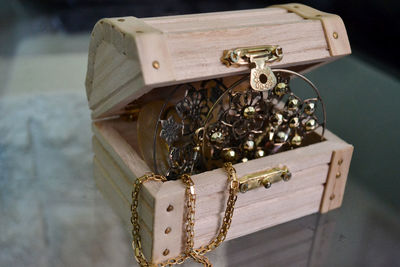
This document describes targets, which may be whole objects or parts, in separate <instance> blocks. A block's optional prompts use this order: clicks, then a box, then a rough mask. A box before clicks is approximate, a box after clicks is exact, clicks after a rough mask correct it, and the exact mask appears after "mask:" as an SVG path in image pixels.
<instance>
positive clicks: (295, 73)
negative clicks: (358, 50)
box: [86, 4, 353, 265]
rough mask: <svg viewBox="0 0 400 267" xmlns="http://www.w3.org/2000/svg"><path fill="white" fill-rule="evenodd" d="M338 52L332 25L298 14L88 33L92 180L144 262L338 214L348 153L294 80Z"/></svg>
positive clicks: (159, 20)
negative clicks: (316, 215) (317, 215)
mask: <svg viewBox="0 0 400 267" xmlns="http://www.w3.org/2000/svg"><path fill="white" fill-rule="evenodd" d="M350 53H351V50H350V45H349V41H348V38H347V34H346V29H345V26H344V24H343V22H342V20H341V18H340V17H339V16H336V15H332V14H328V13H323V12H320V11H318V10H315V9H313V8H310V7H307V6H304V5H300V4H288V5H281V6H272V7H268V8H263V9H254V10H244V11H233V12H218V13H207V14H196V15H182V16H168V17H156V18H144V19H139V18H135V17H121V18H110V19H102V20H100V21H99V22H98V23H97V24H96V25H95V27H94V29H93V32H92V36H91V42H90V48H89V60H88V70H87V78H86V91H87V97H88V101H89V106H90V109H91V110H92V119H93V124H92V128H93V150H94V177H95V180H96V183H97V186H98V188H99V190H100V191H101V192H102V193H103V195H104V196H105V198H107V199H108V200H109V202H110V204H111V206H112V207H113V209H114V210H115V211H116V213H117V214H118V215H119V216H120V217H121V218H122V220H123V222H124V223H125V224H126V228H127V229H128V230H129V232H128V233H129V234H131V231H132V229H133V239H134V242H133V245H134V249H135V253H136V257H137V258H138V260H139V261H140V262H141V264H142V265H145V261H147V262H152V263H164V264H167V263H168V264H169V263H175V262H178V263H180V262H182V261H183V260H185V259H186V258H188V257H192V258H194V259H195V260H197V261H199V262H203V261H206V259H205V258H204V256H203V255H204V254H205V252H207V251H210V250H212V249H214V248H215V247H216V246H218V245H219V244H220V243H221V242H222V241H224V240H229V239H234V238H237V237H240V236H244V235H247V234H249V233H253V232H256V231H259V230H261V229H265V228H268V227H271V226H274V225H277V224H281V223H284V222H287V221H290V220H294V219H296V218H300V217H302V216H305V215H309V214H312V213H316V212H321V213H325V212H328V211H330V210H332V209H335V208H338V207H339V206H340V205H341V203H342V199H343V194H344V189H345V184H346V179H347V174H348V171H349V167H350V161H351V157H352V152H353V147H352V145H349V144H347V143H346V142H345V141H343V140H341V139H340V138H339V137H337V136H336V135H334V134H333V133H331V132H330V131H328V130H327V129H326V119H325V118H326V117H325V109H324V105H323V101H322V99H321V96H320V94H319V93H318V90H317V88H316V86H315V85H314V84H313V83H312V82H311V81H310V80H308V79H307V78H306V77H305V76H304V75H303V74H304V73H306V72H308V71H310V70H312V69H314V68H317V67H319V66H320V65H322V64H326V63H329V62H331V61H333V60H336V59H338V58H341V57H343V56H345V55H348V54H350ZM292 78H293V79H294V78H296V79H297V80H299V81H302V82H304V83H305V84H306V88H308V89H310V90H309V91H307V92H301V93H300V92H297V90H296V86H294V85H292V84H291V83H290V81H291V80H292ZM338 82H340V81H338ZM321 87H323V85H321ZM143 175H145V176H143ZM139 177H140V179H139ZM150 178H151V179H150ZM147 179H149V180H152V181H147ZM144 259H146V260H144Z"/></svg>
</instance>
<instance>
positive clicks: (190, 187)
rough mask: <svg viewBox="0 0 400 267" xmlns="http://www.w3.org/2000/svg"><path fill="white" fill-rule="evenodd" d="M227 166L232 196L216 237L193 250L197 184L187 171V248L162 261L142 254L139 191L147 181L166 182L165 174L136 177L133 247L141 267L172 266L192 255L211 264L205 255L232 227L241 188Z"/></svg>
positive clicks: (225, 165)
mask: <svg viewBox="0 0 400 267" xmlns="http://www.w3.org/2000/svg"><path fill="white" fill-rule="evenodd" d="M224 169H225V171H226V172H227V174H228V182H229V197H228V200H227V206H226V210H225V215H224V218H223V220H222V225H221V228H220V229H219V231H218V234H217V235H216V237H214V239H213V240H211V242H210V243H209V244H207V245H204V246H201V247H200V248H197V249H194V248H193V246H194V218H195V205H196V194H195V192H194V183H193V180H192V179H191V177H190V175H188V174H184V175H182V176H181V180H182V182H183V183H184V184H185V195H186V222H185V231H186V247H185V251H184V252H183V253H182V254H180V255H179V256H176V257H173V258H170V259H168V260H166V261H163V262H161V263H151V262H148V261H147V259H146V257H145V256H144V254H143V250H142V244H141V238H140V233H139V230H140V225H139V214H138V212H137V207H138V204H139V202H138V199H139V192H140V189H141V187H142V185H143V183H145V182H147V181H150V180H152V181H161V182H166V181H167V179H166V178H165V176H162V175H156V174H153V173H150V174H145V175H143V176H141V177H139V178H137V179H136V181H135V183H134V184H133V189H132V205H131V212H132V217H131V223H132V226H133V228H132V237H133V242H132V247H133V250H134V252H135V258H136V261H137V262H138V263H139V265H140V266H143V267H150V266H171V265H175V264H182V263H183V262H184V261H185V260H186V259H188V258H192V259H193V260H195V261H197V262H199V263H201V264H203V265H204V266H210V267H211V266H212V264H211V262H210V261H209V259H208V258H207V257H206V256H204V254H206V253H207V252H209V251H211V250H213V249H215V248H216V247H218V246H219V245H220V244H221V243H222V242H223V241H224V240H225V238H226V235H227V233H228V230H229V228H230V226H231V222H232V216H233V211H234V207H235V203H236V199H237V193H238V191H239V182H238V180H237V176H236V170H235V168H233V166H232V163H230V162H228V163H225V164H224Z"/></svg>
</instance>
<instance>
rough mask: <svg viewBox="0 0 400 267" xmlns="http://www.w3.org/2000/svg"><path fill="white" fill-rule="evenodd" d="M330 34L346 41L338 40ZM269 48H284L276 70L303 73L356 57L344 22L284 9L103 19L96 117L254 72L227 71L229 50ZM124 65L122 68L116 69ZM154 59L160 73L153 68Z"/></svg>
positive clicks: (90, 85)
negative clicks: (149, 96) (178, 89)
mask: <svg viewBox="0 0 400 267" xmlns="http://www.w3.org/2000/svg"><path fill="white" fill-rule="evenodd" d="M331 31H336V32H337V33H339V38H338V39H334V38H333V37H332V38H333V39H332V38H331V37H330V36H331V35H332V33H331ZM326 32H327V33H326ZM104 43H106V44H104ZM264 44H279V45H280V46H281V47H282V48H283V51H284V57H283V60H282V61H281V62H276V63H273V64H272V67H280V68H282V67H286V68H291V67H295V66H298V67H297V69H298V70H299V71H306V70H307V69H308V68H309V67H308V66H307V65H309V64H312V63H315V64H317V65H318V64H320V63H322V62H324V61H331V60H334V59H337V58H339V57H341V56H344V55H346V54H348V53H350V49H349V45H348V40H347V35H346V32H345V29H344V25H343V22H342V21H341V19H340V18H339V17H337V16H327V17H326V19H324V20H322V22H321V20H314V19H303V18H302V16H300V15H298V14H295V13H289V12H287V11H286V10H285V9H282V8H265V9H258V10H248V11H243V12H223V13H210V14H202V15H187V16H175V17H171V18H168V17H166V18H149V19H137V18H134V17H123V18H113V19H104V20H101V21H100V22H99V23H97V24H96V26H95V28H94V30H93V33H92V40H91V44H90V51H89V60H88V72H87V79H86V87H87V94H88V99H89V102H90V107H91V108H92V109H93V113H92V116H93V118H98V117H105V116H110V115H113V114H116V113H118V112H120V110H121V109H123V108H124V106H126V105H127V104H128V103H129V102H131V101H133V100H134V99H137V98H139V97H140V96H142V95H144V94H145V93H147V92H149V91H151V90H152V89H153V88H156V87H157V88H159V89H161V88H160V87H165V86H168V85H172V84H179V83H184V82H188V81H197V80H204V79H208V78H215V77H225V76H232V75H235V74H243V73H246V72H249V69H248V67H246V66H243V67H240V68H227V67H226V66H224V65H223V64H222V63H221V62H220V57H221V55H222V52H223V50H226V49H231V48H235V47H240V46H254V45H264ZM110 45H111V46H113V47H114V48H110V47H109V46H110ZM123 57H125V58H126V59H125V60H123V59H122V58H123ZM118 61H119V62H121V64H120V66H119V67H117V68H113V67H112V66H113V65H115V64H116V62H118ZM154 61H158V63H159V68H154V67H153V62H154ZM303 65H304V66H305V68H304V69H303V70H302V69H301V66H303ZM299 68H300V69H299ZM97 76H99V77H97ZM92 97H93V99H92Z"/></svg>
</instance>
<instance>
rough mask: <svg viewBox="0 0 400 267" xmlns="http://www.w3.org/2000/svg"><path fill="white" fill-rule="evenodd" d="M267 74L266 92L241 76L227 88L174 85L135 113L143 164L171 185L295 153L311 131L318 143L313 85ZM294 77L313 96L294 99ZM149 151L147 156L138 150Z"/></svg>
mask: <svg viewBox="0 0 400 267" xmlns="http://www.w3.org/2000/svg"><path fill="white" fill-rule="evenodd" d="M272 73H273V75H274V78H275V79H276V81H275V82H274V84H273V87H272V88H271V89H270V90H264V91H258V90H254V89H253V88H252V87H251V85H250V83H249V75H244V76H242V77H239V78H236V81H234V82H231V83H230V85H229V86H228V85H227V84H226V82H225V81H224V79H212V80H207V81H203V82H201V83H196V86H195V85H193V84H191V83H187V84H182V85H178V86H177V87H175V88H173V89H172V90H171V92H170V93H169V96H168V97H167V99H165V101H153V102H150V103H147V104H145V105H144V106H143V107H142V108H141V109H140V111H139V114H138V136H139V148H140V150H141V151H142V157H143V158H144V160H145V161H146V163H147V164H148V165H149V166H152V167H153V171H154V172H155V173H160V174H163V175H165V176H166V177H167V179H169V180H175V179H177V178H179V177H180V176H181V175H182V174H196V173H200V172H204V171H207V170H212V169H215V168H219V167H222V165H223V163H225V162H232V163H239V162H246V161H248V160H252V159H257V158H261V157H265V156H268V155H271V154H274V153H278V152H281V151H285V150H290V149H294V148H296V147H300V146H302V145H304V144H307V143H310V141H308V140H307V139H311V137H310V136H312V135H313V133H314V135H315V131H316V130H317V129H318V128H322V131H321V133H322V134H321V136H320V138H321V139H322V138H323V134H324V130H325V127H326V115H325V107H324V103H323V101H322V99H321V96H320V94H319V91H318V89H317V88H316V86H315V85H314V84H313V83H312V82H311V81H310V80H308V79H307V78H306V77H304V76H303V75H301V74H299V73H296V72H294V71H291V70H286V69H277V70H273V71H272ZM293 77H299V78H300V79H301V80H303V81H305V82H306V83H307V84H308V85H309V86H310V87H311V88H312V89H313V94H314V95H313V96H312V97H310V94H307V97H303V98H301V97H299V96H298V95H296V94H295V93H294V91H293V88H292V85H291V84H290V80H291V78H293ZM230 80H232V79H230ZM182 92H184V94H183V95H182ZM179 94H180V95H179ZM150 110H151V111H152V112H149V111H150ZM154 114H159V115H158V118H155V117H154ZM149 121H152V122H151V123H150V125H151V126H150V129H149V127H146V126H148V125H149ZM144 124H146V126H143V125H144ZM151 128H152V129H151ZM149 147H152V148H153V149H152V151H151V153H149V152H148V151H147V152H144V151H146V150H148V149H149Z"/></svg>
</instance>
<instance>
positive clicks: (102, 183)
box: [93, 159, 154, 258]
mask: <svg viewBox="0 0 400 267" xmlns="http://www.w3.org/2000/svg"><path fill="white" fill-rule="evenodd" d="M93 166H94V168H93V174H94V179H95V181H96V185H97V188H98V189H99V190H100V192H101V193H102V194H103V196H104V197H105V198H106V199H107V200H108V201H109V203H110V205H111V207H112V208H113V210H114V211H115V212H116V213H117V215H118V216H119V217H120V218H121V220H122V222H123V223H124V225H125V228H126V229H127V230H128V232H129V233H131V231H132V224H131V222H130V218H131V213H130V208H129V203H128V202H127V201H125V200H124V199H123V198H122V197H121V194H119V193H118V190H116V187H115V184H114V183H113V182H112V180H111V178H110V177H109V175H108V173H107V172H106V171H105V170H104V168H102V167H101V166H100V165H99V164H98V163H97V161H96V159H94V164H93ZM138 208H140V209H141V204H139V207H138ZM140 223H141V225H144V224H143V222H142V221H141V222H140ZM140 235H141V238H142V247H143V253H144V254H145V256H146V257H148V258H150V257H151V254H152V243H153V239H154V238H153V235H152V233H150V232H149V230H148V229H147V228H146V227H141V228H140Z"/></svg>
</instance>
